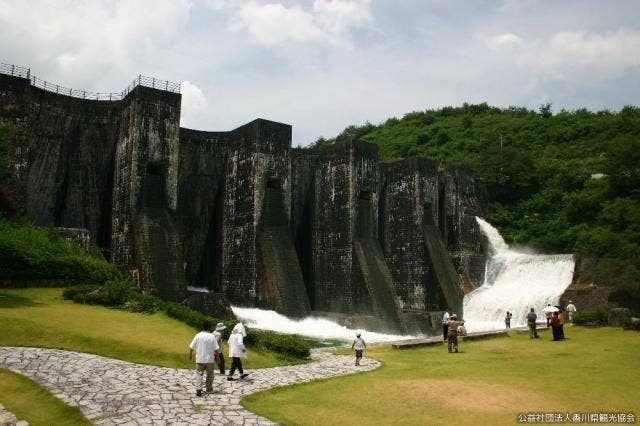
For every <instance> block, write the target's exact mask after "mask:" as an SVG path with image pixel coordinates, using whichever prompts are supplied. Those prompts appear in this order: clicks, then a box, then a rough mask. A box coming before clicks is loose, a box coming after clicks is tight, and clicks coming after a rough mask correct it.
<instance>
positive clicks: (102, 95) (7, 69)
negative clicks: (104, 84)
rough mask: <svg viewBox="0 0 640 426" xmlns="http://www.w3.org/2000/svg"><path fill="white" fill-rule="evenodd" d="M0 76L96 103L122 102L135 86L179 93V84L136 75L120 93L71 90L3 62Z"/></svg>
mask: <svg viewBox="0 0 640 426" xmlns="http://www.w3.org/2000/svg"><path fill="white" fill-rule="evenodd" d="M0 74H5V75H10V76H13V77H20V78H26V79H27V80H29V81H30V82H31V85H32V86H35V87H38V88H40V89H43V90H46V91H48V92H53V93H59V94H61V95H66V96H72V97H74V98H81V99H91V100H97V101H119V100H122V99H124V98H125V97H126V96H127V95H128V94H129V93H130V92H131V91H132V90H133V89H135V88H136V87H137V86H145V87H151V88H153V89H158V90H163V91H165V92H172V93H180V83H173V82H171V81H167V80H160V79H157V78H154V77H148V76H145V75H138V76H137V77H136V78H135V79H134V80H133V81H132V82H131V84H129V85H128V86H127V88H126V89H124V90H123V91H121V92H91V91H87V90H77V89H71V88H68V87H65V86H62V85H60V84H55V83H50V82H48V81H46V80H43V79H41V78H39V77H36V76H35V75H33V74H31V69H30V68H25V67H21V66H18V65H12V64H5V63H4V62H0Z"/></svg>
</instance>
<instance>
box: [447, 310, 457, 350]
mask: <svg viewBox="0 0 640 426" xmlns="http://www.w3.org/2000/svg"><path fill="white" fill-rule="evenodd" d="M447 326H448V330H447V342H448V343H447V350H448V351H449V353H451V352H454V351H455V352H456V353H458V327H459V326H460V323H459V322H458V315H456V314H451V316H450V317H449V321H447Z"/></svg>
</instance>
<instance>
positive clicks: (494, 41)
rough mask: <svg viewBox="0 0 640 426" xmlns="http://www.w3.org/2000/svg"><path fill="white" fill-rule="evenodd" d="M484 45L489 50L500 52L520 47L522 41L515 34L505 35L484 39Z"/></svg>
mask: <svg viewBox="0 0 640 426" xmlns="http://www.w3.org/2000/svg"><path fill="white" fill-rule="evenodd" d="M484 42H485V44H486V45H487V47H488V48H489V49H491V50H500V49H503V48H512V47H515V46H520V45H522V39H521V38H520V37H518V36H517V35H515V34H512V33H505V34H499V35H495V36H492V37H486V38H485V39H484Z"/></svg>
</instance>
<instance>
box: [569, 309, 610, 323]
mask: <svg viewBox="0 0 640 426" xmlns="http://www.w3.org/2000/svg"><path fill="white" fill-rule="evenodd" d="M608 321H609V313H608V312H607V310H606V309H597V310H595V311H582V312H576V313H575V315H574V316H573V323H574V324H576V325H607V322H608Z"/></svg>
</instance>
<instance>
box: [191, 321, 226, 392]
mask: <svg viewBox="0 0 640 426" xmlns="http://www.w3.org/2000/svg"><path fill="white" fill-rule="evenodd" d="M194 351H195V352H196V395H197V396H202V375H203V374H204V372H205V371H206V372H207V378H206V389H207V392H212V391H213V386H212V385H213V363H214V362H216V361H217V359H218V353H219V352H220V347H219V346H218V342H217V341H216V338H215V336H214V335H213V334H212V333H211V322H210V321H208V320H204V321H203V322H202V331H201V332H199V333H198V334H196V335H195V337H194V338H193V340H192V341H191V344H190V345H189V359H192V358H193V352H194Z"/></svg>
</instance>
